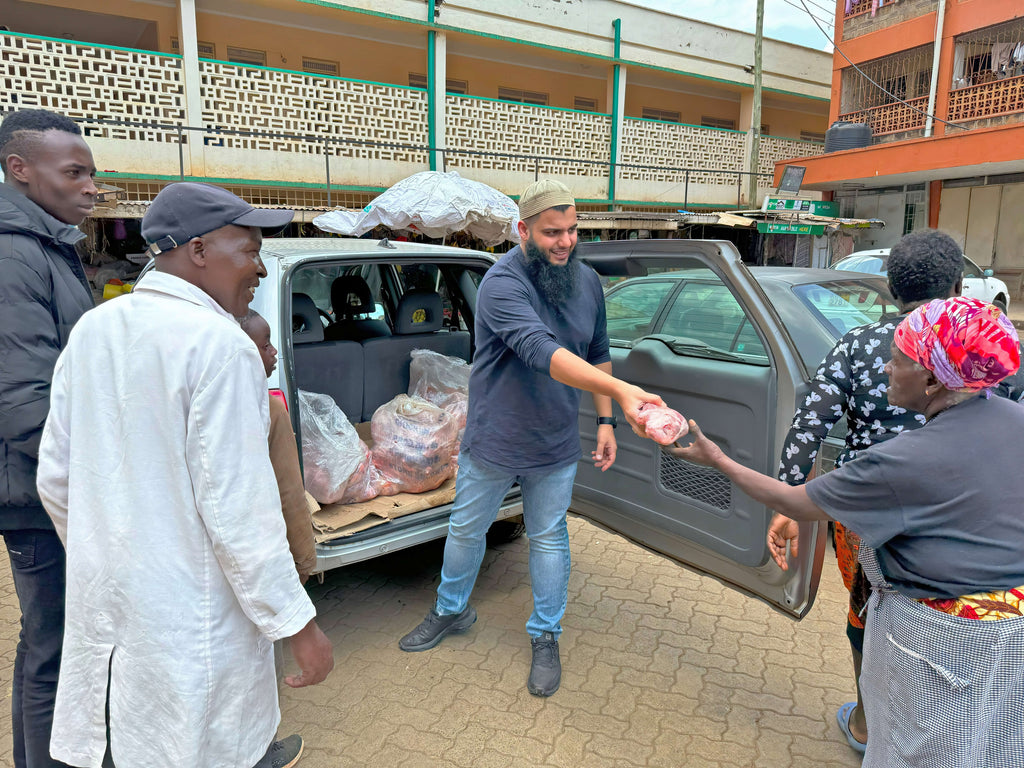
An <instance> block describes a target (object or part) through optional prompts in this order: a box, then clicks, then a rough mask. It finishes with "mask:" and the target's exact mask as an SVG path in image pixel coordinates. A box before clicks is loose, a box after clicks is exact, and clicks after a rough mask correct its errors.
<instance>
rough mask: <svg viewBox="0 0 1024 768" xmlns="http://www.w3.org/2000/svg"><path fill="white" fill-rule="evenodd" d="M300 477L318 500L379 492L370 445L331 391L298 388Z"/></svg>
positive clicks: (367, 496) (339, 499)
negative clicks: (308, 390) (338, 404)
mask: <svg viewBox="0 0 1024 768" xmlns="http://www.w3.org/2000/svg"><path fill="white" fill-rule="evenodd" d="M299 424H300V426H301V427H302V479H303V482H304V483H305V486H306V490H307V491H309V493H310V494H311V495H312V496H313V498H314V499H316V500H317V501H318V502H319V503H321V504H338V503H341V504H350V503H352V502H356V501H368V500H369V499H372V498H374V497H375V496H377V495H378V490H377V485H378V481H377V475H376V471H375V470H374V468H373V462H372V460H371V455H370V449H369V448H368V447H367V446H366V443H364V442H363V441H362V440H360V439H359V435H358V434H356V429H355V427H353V426H352V425H351V424H350V423H349V420H348V419H347V418H346V417H345V414H344V413H343V412H342V410H341V408H339V407H338V406H337V404H335V402H334V399H333V398H332V397H331V396H330V395H321V394H317V393H315V392H305V391H303V390H301V389H300V390H299Z"/></svg>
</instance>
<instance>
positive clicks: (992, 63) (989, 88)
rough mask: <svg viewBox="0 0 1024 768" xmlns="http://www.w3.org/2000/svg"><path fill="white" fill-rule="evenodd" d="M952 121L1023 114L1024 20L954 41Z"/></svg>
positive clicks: (986, 29)
mask: <svg viewBox="0 0 1024 768" xmlns="http://www.w3.org/2000/svg"><path fill="white" fill-rule="evenodd" d="M952 80H953V82H952V84H951V90H950V98H949V119H950V120H954V121H956V120H976V119H980V118H988V117H995V116H999V115H1007V114H1012V113H1014V112H1024V18H1019V19H1014V20H1013V21H1008V22H1005V23H1003V24H996V25H994V26H991V27H985V28H984V29H978V30H975V31H973V32H969V33H967V34H965V35H960V36H959V37H957V38H955V39H954V41H953V75H952Z"/></svg>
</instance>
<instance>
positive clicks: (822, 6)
mask: <svg viewBox="0 0 1024 768" xmlns="http://www.w3.org/2000/svg"><path fill="white" fill-rule="evenodd" d="M807 2H809V3H810V4H811V5H813V6H815V7H817V8H821V10H823V11H824V12H825V13H828V14H831V15H832V16H833V18H834V17H835V15H836V8H835V6H832V7H831V8H826V7H825V6H824V5H822V4H821V3H816V2H814V0H807Z"/></svg>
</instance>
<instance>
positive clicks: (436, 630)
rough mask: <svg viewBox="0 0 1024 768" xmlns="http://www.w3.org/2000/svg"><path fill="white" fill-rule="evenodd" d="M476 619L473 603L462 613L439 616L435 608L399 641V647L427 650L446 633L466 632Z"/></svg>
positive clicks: (408, 649) (411, 649)
mask: <svg viewBox="0 0 1024 768" xmlns="http://www.w3.org/2000/svg"><path fill="white" fill-rule="evenodd" d="M475 621H476V609H475V608H473V606H471V605H467V606H466V610H464V611H463V612H462V613H453V614H451V615H450V616H438V614H437V611H435V610H434V609H433V608H431V609H430V613H428V614H427V618H425V619H424V620H423V621H421V622H420V625H419V626H418V627H416V629H414V630H413V631H412V632H410V633H409V634H407V635H406V636H405V637H403V638H402V639H401V640H399V641H398V647H399V648H401V649H402V650H403V651H409V652H410V653H411V652H413V651H426V650H428V649H430V648H433V647H434V646H435V645H437V644H438V643H440V642H441V640H442V639H443V638H444V636H445V635H450V634H452V633H453V632H465V631H466V630H467V629H469V628H470V627H471V626H473V622H475Z"/></svg>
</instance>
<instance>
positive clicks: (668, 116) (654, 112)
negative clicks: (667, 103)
mask: <svg viewBox="0 0 1024 768" xmlns="http://www.w3.org/2000/svg"><path fill="white" fill-rule="evenodd" d="M640 117H642V118H644V119H645V120H664V121H665V122H668V123H678V122H679V117H680V115H679V113H678V112H672V111H670V110H667V109H657V108H656V107H644V108H643V109H642V110H641V112H640Z"/></svg>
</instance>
